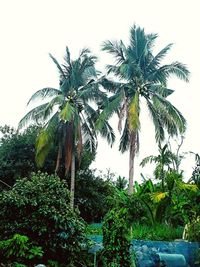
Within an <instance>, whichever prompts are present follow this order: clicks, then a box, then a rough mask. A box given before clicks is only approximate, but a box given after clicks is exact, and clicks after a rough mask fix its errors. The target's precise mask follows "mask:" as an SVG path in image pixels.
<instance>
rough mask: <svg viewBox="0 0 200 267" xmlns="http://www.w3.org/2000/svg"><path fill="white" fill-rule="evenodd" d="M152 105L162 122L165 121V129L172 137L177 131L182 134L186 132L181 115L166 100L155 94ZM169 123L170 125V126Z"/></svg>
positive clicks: (184, 122) (184, 121)
mask: <svg viewBox="0 0 200 267" xmlns="http://www.w3.org/2000/svg"><path fill="white" fill-rule="evenodd" d="M154 101H155V102H154V103H155V104H156V106H157V110H158V111H159V113H160V116H161V118H162V119H163V120H166V122H167V123H166V124H165V126H166V128H167V130H168V132H169V133H170V134H172V135H177V131H179V132H180V133H184V132H185V130H186V120H185V118H184V117H183V115H182V113H181V112H180V111H179V110H178V109H177V108H175V107H174V106H173V105H172V104H171V103H170V102H169V101H168V100H167V99H166V98H163V97H162V96H160V95H158V94H155V95H154ZM170 122H171V125H170Z"/></svg>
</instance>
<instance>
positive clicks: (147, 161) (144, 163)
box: [140, 156, 157, 167]
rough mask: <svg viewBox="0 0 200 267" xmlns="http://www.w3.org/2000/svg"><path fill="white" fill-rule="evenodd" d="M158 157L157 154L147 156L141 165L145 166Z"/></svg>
mask: <svg viewBox="0 0 200 267" xmlns="http://www.w3.org/2000/svg"><path fill="white" fill-rule="evenodd" d="M156 159H157V157H155V156H148V157H145V158H144V159H143V160H142V161H141V163H140V166H142V167H144V166H145V165H146V164H147V163H152V162H155V161H156Z"/></svg>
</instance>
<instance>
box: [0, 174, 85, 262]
mask: <svg viewBox="0 0 200 267" xmlns="http://www.w3.org/2000/svg"><path fill="white" fill-rule="evenodd" d="M69 196H70V194H69V191H68V189H67V188H66V185H65V183H64V182H63V181H61V180H60V179H59V178H58V177H57V176H54V175H47V174H45V173H41V172H39V173H37V174H36V173H33V174H32V175H31V178H30V179H28V178H23V179H21V180H18V181H17V182H16V184H15V185H14V186H13V188H12V189H11V190H9V191H4V192H2V193H1V195H0V238H1V239H2V240H5V239H9V238H11V237H12V236H13V234H15V233H19V234H22V235H26V236H28V237H29V238H30V240H31V241H33V242H35V243H36V244H37V245H38V246H41V247H42V249H43V251H44V259H46V260H47V259H53V260H59V262H65V263H70V262H71V261H76V260H77V258H78V257H79V254H80V251H81V249H82V246H83V244H84V242H85V236H84V231H85V224H84V222H83V221H82V220H81V219H80V218H79V216H78V214H77V212H73V211H72V210H71V208H70V205H69ZM75 266H79V265H78V264H76V265H75Z"/></svg>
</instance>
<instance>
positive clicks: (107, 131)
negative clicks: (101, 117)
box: [99, 121, 115, 147]
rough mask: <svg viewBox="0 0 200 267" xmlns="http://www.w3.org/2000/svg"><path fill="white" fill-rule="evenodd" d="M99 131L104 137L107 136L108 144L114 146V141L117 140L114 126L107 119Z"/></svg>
mask: <svg viewBox="0 0 200 267" xmlns="http://www.w3.org/2000/svg"><path fill="white" fill-rule="evenodd" d="M99 133H100V135H101V136H102V137H104V138H106V140H107V142H108V144H109V145H111V147H112V145H113V143H114V142H115V134H114V131H113V129H112V127H111V126H110V124H109V123H108V122H107V121H106V122H105V123H104V125H103V127H102V129H101V130H100V131H99Z"/></svg>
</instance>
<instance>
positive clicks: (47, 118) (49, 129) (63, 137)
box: [19, 47, 115, 208]
mask: <svg viewBox="0 0 200 267" xmlns="http://www.w3.org/2000/svg"><path fill="white" fill-rule="evenodd" d="M50 57H51V59H52V60H53V62H54V63H55V64H56V66H57V69H58V71H59V74H60V87H59V89H56V88H44V89H41V90H39V91H37V92H36V93H34V94H33V95H32V97H31V98H30V100H29V102H28V104H29V103H30V102H33V101H34V100H36V99H40V100H46V102H45V103H42V104H41V105H39V106H37V107H35V108H33V109H32V110H31V111H29V112H28V113H27V114H26V115H25V116H24V117H23V118H22V119H21V121H20V122H19V128H23V127H24V126H26V124H27V123H30V122H32V123H37V124H38V123H43V127H42V130H41V131H40V134H39V136H38V138H37V142H36V163H37V165H38V166H39V167H41V166H42V165H43V164H44V161H45V159H46V157H47V155H48V153H49V151H50V149H51V147H52V145H53V144H55V143H56V144H57V145H58V153H57V161H56V167H55V171H56V172H58V170H59V168H60V165H61V161H64V165H65V175H67V174H68V171H69V170H71V207H72V208H73V206H74V184H75V157H76V158H77V159H78V160H79V161H80V158H81V153H82V150H83V146H84V148H85V149H88V150H89V151H91V152H92V153H95V150H96V147H97V134H96V131H95V124H94V122H95V120H96V119H97V117H98V112H96V111H95V109H94V107H93V105H91V104H92V103H94V102H98V101H100V100H101V101H102V99H104V98H106V95H105V93H103V92H102V91H100V90H99V86H98V81H97V75H98V72H97V71H96V69H95V63H96V57H94V56H93V55H91V52H90V50H89V49H83V50H82V51H81V52H80V55H79V57H78V58H77V59H76V60H72V59H71V55H70V52H69V49H68V47H67V48H66V55H65V57H64V64H62V65H60V64H59V63H58V61H57V60H56V59H55V58H54V57H53V56H52V55H50ZM100 134H101V135H103V136H106V138H107V140H108V142H109V143H112V142H113V141H114V138H115V136H114V133H113V130H112V128H111V127H110V125H109V124H108V123H107V121H105V124H104V126H103V127H102V131H101V132H100Z"/></svg>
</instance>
